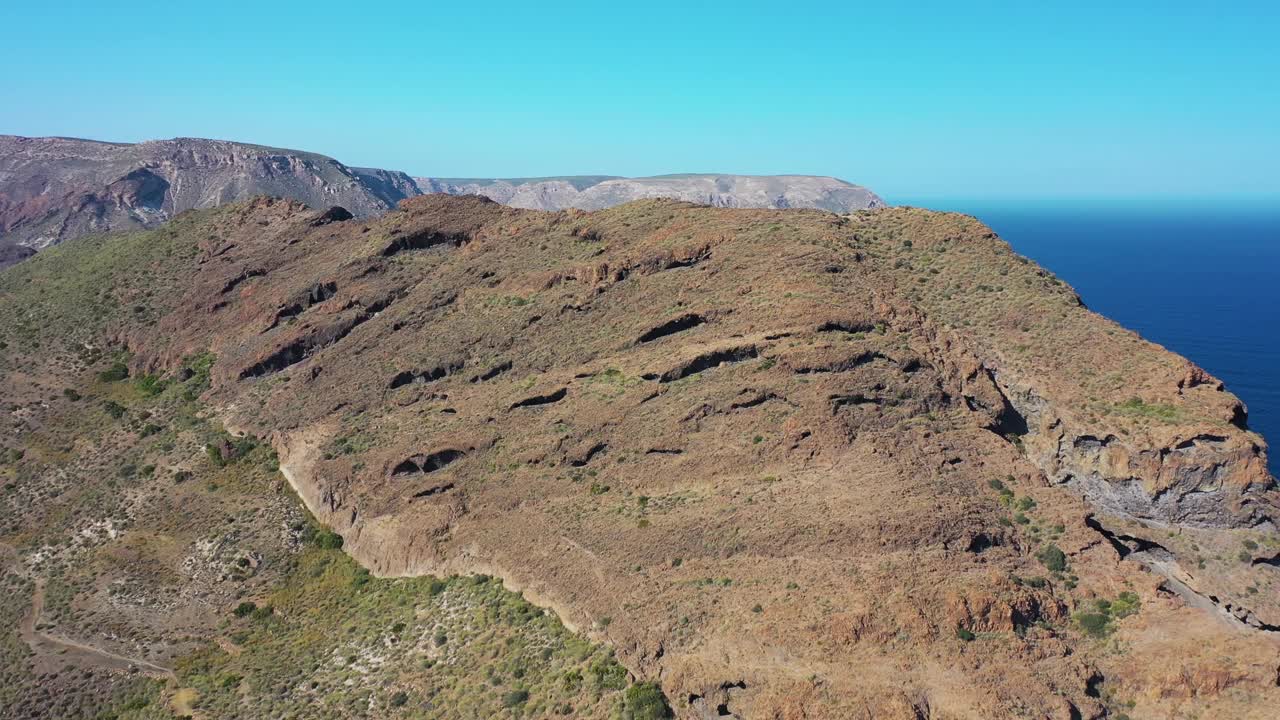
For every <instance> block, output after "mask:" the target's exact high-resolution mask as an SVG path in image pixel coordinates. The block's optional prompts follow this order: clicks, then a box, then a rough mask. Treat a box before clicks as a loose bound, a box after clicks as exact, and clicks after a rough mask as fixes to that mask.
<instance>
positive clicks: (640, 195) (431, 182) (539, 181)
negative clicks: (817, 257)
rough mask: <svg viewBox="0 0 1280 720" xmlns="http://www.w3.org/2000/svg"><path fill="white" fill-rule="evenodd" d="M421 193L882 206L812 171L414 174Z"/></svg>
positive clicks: (604, 204) (543, 200)
mask: <svg viewBox="0 0 1280 720" xmlns="http://www.w3.org/2000/svg"><path fill="white" fill-rule="evenodd" d="M416 180H417V182H418V185H419V186H420V187H421V188H422V190H423V192H428V193H447V194H449V195H483V196H485V197H488V198H490V199H492V200H495V201H497V202H500V203H502V204H503V205H510V206H511V207H518V208H529V209H533V210H564V209H567V208H578V209H581V210H600V209H603V208H608V207H613V206H615V205H621V204H623V203H626V202H631V201H633V200H641V199H646V198H669V199H672V200H684V201H686V202H694V203H698V204H700V205H710V206H712V207H730V208H774V209H782V208H818V209H821V210H829V211H831V212H838V213H843V212H852V211H854V210H866V209H869V208H877V207H884V206H885V203H884V201H883V200H881V199H880V198H879V197H878V196H877V195H876V194H875V193H873V192H871V191H870V190H868V189H866V188H864V187H860V186H858V185H853V184H851V183H847V182H845V181H843V180H838V179H836V178H830V177H815V176H809V175H760V176H756V175H660V176H657V177H644V178H619V177H609V176H586V175H584V176H577V177H567V178H521V179H513V180H501V179H499V180H478V179H447V178H416Z"/></svg>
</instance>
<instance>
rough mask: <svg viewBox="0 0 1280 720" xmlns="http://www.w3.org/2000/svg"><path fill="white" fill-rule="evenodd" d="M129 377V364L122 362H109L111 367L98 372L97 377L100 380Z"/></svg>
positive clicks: (106, 380)
mask: <svg viewBox="0 0 1280 720" xmlns="http://www.w3.org/2000/svg"><path fill="white" fill-rule="evenodd" d="M127 377H129V366H128V365H125V364H124V363H122V362H119V361H117V362H114V363H111V367H109V368H107V369H106V370H103V371H102V372H100V373H98V379H99V380H101V381H102V382H120V381H121V380H124V379H125V378H127Z"/></svg>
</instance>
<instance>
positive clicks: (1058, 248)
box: [907, 201, 1280, 474]
mask: <svg viewBox="0 0 1280 720" xmlns="http://www.w3.org/2000/svg"><path fill="white" fill-rule="evenodd" d="M907 204H913V205H919V206H921V207H930V208H933V209H938V210H943V209H946V210H956V211H959V212H964V213H967V214H970V215H974V216H975V217H977V218H979V219H980V220H982V221H983V222H985V223H986V224H987V225H989V226H990V227H991V228H992V229H994V230H995V231H996V232H997V233H999V234H1000V236H1001V237H1002V238H1003V239H1004V240H1005V241H1007V242H1008V243H1009V244H1010V245H1012V246H1013V248H1014V250H1016V251H1017V252H1019V253H1021V254H1023V255H1026V256H1027V257H1030V258H1031V259H1033V260H1035V261H1036V262H1038V263H1039V264H1040V265H1042V266H1044V267H1046V268H1048V269H1050V270H1052V271H1053V272H1054V273H1056V274H1057V275H1058V277H1060V278H1062V279H1063V280H1065V281H1066V282H1068V283H1070V284H1071V286H1072V287H1074V288H1075V289H1076V291H1077V292H1079V293H1080V296H1081V297H1082V298H1083V299H1084V302H1085V304H1086V305H1087V306H1089V308H1090V309H1092V310H1094V311H1095V312H1098V313H1101V314H1103V315H1106V316H1107V317H1110V318H1111V319H1113V320H1115V321H1116V322H1119V323H1120V324H1121V325H1124V326H1125V327H1128V328H1131V329H1133V330H1136V331H1137V332H1138V333H1140V334H1141V335H1142V336H1143V337H1145V338H1146V339H1148V340H1150V341H1152V342H1155V343H1159V344H1160V345H1163V346H1165V347H1167V348H1169V349H1170V350H1172V351H1173V352H1176V353H1178V354H1179V355H1183V356H1185V357H1187V358H1190V359H1191V360H1192V361H1193V362H1195V363H1196V364H1197V365H1200V366H1201V367H1203V368H1205V369H1206V370H1208V371H1209V372H1211V373H1213V374H1214V375H1216V376H1217V377H1219V378H1221V379H1222V380H1223V382H1225V383H1226V385H1227V389H1228V390H1229V391H1231V392H1232V393H1235V394H1236V395H1237V396H1238V397H1239V398H1240V399H1242V400H1243V401H1244V403H1245V405H1246V406H1248V409H1249V428H1250V429H1251V430H1254V431H1256V432H1258V433H1260V434H1261V435H1262V436H1263V437H1264V438H1266V439H1267V441H1268V443H1269V444H1270V446H1271V457H1270V461H1271V471H1272V474H1276V473H1277V471H1278V470H1280V206H1272V207H1263V206H1261V205H1257V206H1244V207H1225V206H1224V207H1213V206H1212V205H1207V206H1202V207H1185V206H1183V207H1123V206H1118V205H1109V206H1105V207H1087V206H1085V207H1074V208H1073V207H1066V206H1052V207H1034V206H1031V205H1009V206H1003V207H1002V206H999V205H997V204H995V203H951V204H948V203H939V202H937V201H931V202H924V201H921V202H914V203H907Z"/></svg>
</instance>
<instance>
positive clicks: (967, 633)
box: [956, 627, 978, 642]
mask: <svg viewBox="0 0 1280 720" xmlns="http://www.w3.org/2000/svg"><path fill="white" fill-rule="evenodd" d="M956 637H958V638H960V639H961V640H963V641H965V642H973V641H974V640H975V639H976V638H977V637H978V636H977V635H974V634H973V631H972V630H970V629H969V628H966V627H956Z"/></svg>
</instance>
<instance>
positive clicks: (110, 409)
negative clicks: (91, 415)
mask: <svg viewBox="0 0 1280 720" xmlns="http://www.w3.org/2000/svg"><path fill="white" fill-rule="evenodd" d="M102 409H103V410H105V411H106V413H107V414H108V415H110V416H111V417H113V418H115V419H116V420H119V419H120V418H122V417H124V411H125V408H124V406H123V405H121V404H120V403H118V402H116V401H114V400H108V401H106V402H104V403H102Z"/></svg>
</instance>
